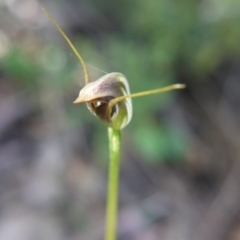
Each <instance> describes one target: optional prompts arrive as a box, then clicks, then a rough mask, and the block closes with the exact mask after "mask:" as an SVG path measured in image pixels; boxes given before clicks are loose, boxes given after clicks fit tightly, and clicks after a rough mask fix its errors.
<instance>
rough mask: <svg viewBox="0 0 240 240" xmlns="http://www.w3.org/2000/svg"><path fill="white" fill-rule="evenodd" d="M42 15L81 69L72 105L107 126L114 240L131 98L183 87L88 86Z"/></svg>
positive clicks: (116, 76)
mask: <svg viewBox="0 0 240 240" xmlns="http://www.w3.org/2000/svg"><path fill="white" fill-rule="evenodd" d="M43 12H44V13H45V14H46V15H47V17H48V18H49V19H50V20H51V21H52V23H53V24H54V25H55V27H56V28H57V29H58V31H59V32H60V34H61V35H62V36H63V37H64V39H65V40H66V41H67V43H68V45H69V46H70V47H71V49H72V51H73V52H74V54H75V55H76V57H77V58H78V59H79V61H80V63H81V65H82V67H83V70H84V76H85V82H86V85H85V87H83V89H82V90H81V91H80V93H79V96H78V97H77V99H76V100H75V101H74V103H75V104H76V103H86V104H87V107H88V109H89V110H90V112H91V113H93V114H94V115H95V116H96V117H98V118H99V119H100V120H101V121H102V122H103V123H105V124H106V125H107V126H108V136H109V155H110V162H109V177H108V194H107V207H106V232H105V240H116V238H117V216H118V214H117V213H118V181H119V162H120V151H121V130H122V129H123V128H124V127H126V126H127V124H128V123H129V122H130V120H131V118H132V100H131V98H134V97H143V96H148V95H152V94H158V93H162V92H167V91H171V90H178V89H183V88H185V87H186V86H185V84H173V85H170V86H167V87H163V88H158V89H154V90H149V91H144V92H139V93H133V94H131V93H130V89H129V85H128V81H127V79H126V77H125V76H124V75H123V74H122V73H118V72H114V73H109V74H106V75H104V76H103V77H101V78H99V79H98V80H96V81H94V82H90V77H89V73H88V70H87V66H86V64H85V62H84V60H83V58H82V57H81V55H80V54H79V53H78V51H77V50H76V48H75V47H74V45H73V44H72V43H71V41H70V40H69V38H68V37H67V36H66V34H65V33H64V32H63V30H62V29H61V28H60V26H59V25H58V23H57V22H56V21H55V20H54V19H53V17H52V16H51V15H50V14H49V13H48V12H47V11H46V10H45V9H43Z"/></svg>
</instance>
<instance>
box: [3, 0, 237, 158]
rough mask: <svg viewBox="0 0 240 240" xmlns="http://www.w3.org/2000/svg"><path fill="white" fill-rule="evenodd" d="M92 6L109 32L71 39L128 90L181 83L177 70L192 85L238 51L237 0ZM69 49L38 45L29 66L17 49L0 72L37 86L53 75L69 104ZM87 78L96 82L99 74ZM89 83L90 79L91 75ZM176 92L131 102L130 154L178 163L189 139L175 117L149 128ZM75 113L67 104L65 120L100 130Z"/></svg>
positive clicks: (72, 65)
mask: <svg viewBox="0 0 240 240" xmlns="http://www.w3.org/2000/svg"><path fill="white" fill-rule="evenodd" d="M91 4H92V6H93V7H94V8H96V9H97V10H98V11H99V12H100V14H101V15H103V16H104V17H105V19H107V21H108V22H109V23H111V24H112V25H113V26H114V27H113V28H112V30H110V31H109V32H107V33H106V32H105V33H104V36H103V37H102V40H101V42H100V43H97V42H94V39H91V38H90V37H89V38H88V37H86V36H85V38H84V39H83V38H82V37H81V36H80V34H81V33H79V35H78V37H80V38H79V39H78V40H76V39H74V40H73V42H74V44H75V45H76V46H77V48H78V49H79V52H80V53H81V55H82V56H83V58H84V59H85V61H86V62H87V63H90V64H91V65H94V66H96V67H97V68H100V69H104V70H106V71H108V72H113V71H120V72H122V73H123V74H125V75H126V77H127V79H128V80H129V84H130V88H131V90H132V92H138V91H144V90H148V89H154V88H159V87H161V86H165V85H168V84H172V83H176V82H180V81H181V80H180V79H179V70H181V69H184V70H185V71H186V72H187V73H188V75H190V76H191V81H196V80H201V81H202V80H204V79H206V77H207V76H208V75H209V74H211V73H214V71H216V70H217V69H218V67H219V66H220V65H221V64H222V63H223V62H224V61H226V60H228V59H232V58H235V57H236V56H239V54H240V44H239V40H240V28H239V22H240V15H239V12H240V6H239V5H240V4H238V1H237V0H235V1H234V0H231V1H214V0H211V1H192V0H181V1H169V0H159V1H158V0H150V1H143V0H141V1H136V0H133V1H120V0H118V1H114V2H110V1H107V0H103V1H101V2H99V1H94V0H92V1H91ZM42 18H45V16H44V15H42ZM58 37H59V38H61V36H60V35H59V36H58ZM97 45H98V48H97V47H96V46H97ZM99 46H100V47H99ZM65 49H67V47H66V48H65ZM69 51H70V50H69V49H67V50H64V49H62V48H61V47H60V46H59V45H57V44H56V45H53V44H52V45H51V44H50V45H49V43H44V44H43V46H42V49H41V51H40V52H41V54H40V56H39V57H38V58H36V59H35V62H34V61H33V59H32V58H31V57H30V56H28V55H27V54H26V53H24V52H21V49H15V48H13V49H12V51H11V53H10V54H9V55H8V56H6V57H5V58H4V59H2V62H1V64H2V68H3V69H4V71H6V72H7V73H9V74H11V75H13V76H14V77H18V78H20V79H21V80H22V81H24V82H25V83H26V84H29V82H30V83H31V82H32V81H35V80H36V78H37V76H39V74H40V73H39V71H43V72H44V73H41V75H44V76H45V77H47V76H48V78H51V81H52V84H53V86H54V85H59V84H61V87H62V90H63V92H65V93H64V94H66V91H67V95H68V97H67V98H68V99H70V98H71V101H72V100H74V98H75V97H76V96H77V95H76V96H72V95H71V97H70V94H72V93H73V92H75V94H77V92H78V90H75V89H74V90H75V91H73V88H76V84H75V85H74V80H73V79H74V74H76V72H77V71H78V70H79V68H80V67H79V65H78V62H77V60H76V59H75V58H73V57H72V54H70V55H69ZM96 56H97V57H96ZM99 56H101V57H99ZM67 59H68V60H67ZM39 63H40V64H39ZM89 69H90V72H92V69H91V68H89ZM93 72H94V70H93ZM79 73H81V74H82V72H79ZM90 75H91V76H94V77H100V76H101V73H100V72H98V73H93V74H92V73H91V74H90ZM97 75H99V76H97ZM79 79H81V85H83V83H84V81H83V75H81V76H80V75H79ZM92 80H95V79H93V77H92ZM79 82H80V81H79ZM190 84H191V83H190ZM181 94H183V93H182V92H177V93H176V92H170V93H166V94H163V95H161V96H149V97H144V98H141V99H134V100H133V107H134V115H133V120H132V123H131V124H130V126H129V127H127V129H126V130H124V132H125V134H127V135H128V136H129V137H130V139H131V140H132V147H133V151H134V150H138V151H140V153H141V155H142V156H143V157H144V158H145V159H147V160H149V161H151V162H158V161H161V160H166V159H168V160H169V159H170V160H174V161H176V160H181V159H182V157H183V155H184V154H185V153H186V151H187V148H188V142H189V140H187V136H186V133H184V132H183V131H181V126H178V125H177V124H178V122H177V119H176V122H175V123H174V121H171V123H172V125H170V124H169V123H167V121H163V122H161V123H159V122H158V121H157V120H155V121H154V124H153V123H152V119H154V118H155V116H156V115H158V114H159V113H161V111H163V110H166V109H167V108H168V107H170V105H173V104H174V99H175V96H176V95H181ZM79 108H80V107H78V106H74V105H72V106H68V109H67V113H68V114H69V116H68V119H71V120H70V122H72V123H73V122H75V124H79V121H83V122H87V123H88V124H93V125H94V126H97V127H96V128H97V129H99V128H104V126H102V124H101V123H98V120H97V119H94V118H93V117H92V116H91V115H90V113H89V114H88V113H87V112H86V111H85V110H84V114H82V109H83V108H81V109H79ZM73 119H74V120H73ZM96 132H98V131H96ZM183 139H184V140H183ZM96 141H97V142H98V144H97V146H98V149H100V151H102V149H104V151H107V147H106V143H103V141H102V137H101V136H100V135H99V134H96ZM96 148H97V147H96Z"/></svg>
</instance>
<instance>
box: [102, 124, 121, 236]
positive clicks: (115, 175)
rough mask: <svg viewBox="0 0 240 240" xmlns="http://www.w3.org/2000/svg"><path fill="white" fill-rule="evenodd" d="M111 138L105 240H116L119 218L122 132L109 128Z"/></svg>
mask: <svg viewBox="0 0 240 240" xmlns="http://www.w3.org/2000/svg"><path fill="white" fill-rule="evenodd" d="M108 137H109V153H110V162H109V173H108V174H109V175H108V194H107V208H106V233H105V240H116V235H117V218H118V182H119V165H120V150H121V149H120V148H121V131H120V130H114V129H113V128H110V127H109V128H108Z"/></svg>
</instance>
